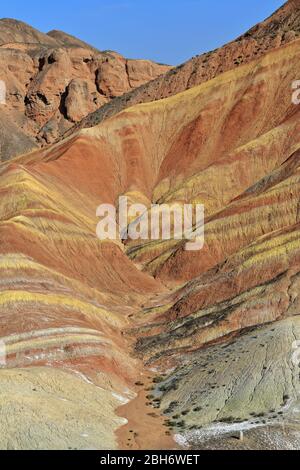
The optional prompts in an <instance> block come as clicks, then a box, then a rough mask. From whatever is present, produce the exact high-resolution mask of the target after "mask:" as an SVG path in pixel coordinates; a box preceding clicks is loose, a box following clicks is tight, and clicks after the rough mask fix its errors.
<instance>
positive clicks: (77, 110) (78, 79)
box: [0, 19, 170, 161]
mask: <svg viewBox="0 0 300 470" xmlns="http://www.w3.org/2000/svg"><path fill="white" fill-rule="evenodd" d="M169 69H170V67H168V66H164V65H158V64H155V63H153V62H151V61H147V60H130V59H125V58H124V57H122V56H121V55H120V54H117V53H115V52H100V51H97V50H96V49H94V48H93V47H91V46H89V45H88V44H86V43H84V42H83V41H80V40H79V39H77V38H74V37H72V36H70V35H68V34H65V33H63V32H60V31H51V32H50V33H49V34H43V33H41V32H39V31H37V30H35V29H34V28H32V27H30V26H28V25H26V24H24V23H22V22H20V21H16V20H10V19H3V20H0V80H2V81H4V82H5V85H6V105H5V106H4V105H1V107H0V121H1V123H2V122H3V125H1V134H2V138H1V153H0V159H1V160H2V161H3V160H6V159H8V158H11V157H14V156H17V155H19V154H22V153H25V152H26V151H28V150H29V149H33V148H35V147H38V146H41V145H44V144H46V143H50V142H53V141H54V140H56V139H57V138H59V137H60V136H61V134H63V133H64V132H66V130H68V129H69V128H70V127H71V126H73V125H74V123H76V122H78V121H80V120H81V119H82V118H83V117H84V116H86V115H87V114H89V113H90V112H92V111H94V110H96V109H98V108H99V107H100V106H102V105H103V104H105V103H107V102H109V101H110V100H111V99H112V98H114V97H116V96H120V95H122V94H124V93H125V92H128V91H130V90H132V89H133V88H135V87H137V86H139V85H142V84H143V83H146V82H148V81H149V80H151V79H153V78H156V77H158V76H159V75H160V74H162V73H164V72H166V71H167V70H169ZM12 128H13V129H15V130H14V132H13V133H11V132H10V129H12ZM12 134H13V135H14V136H15V137H14V138H13V139H11V135H12Z"/></svg>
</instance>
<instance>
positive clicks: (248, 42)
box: [68, 0, 300, 134]
mask: <svg viewBox="0 0 300 470" xmlns="http://www.w3.org/2000/svg"><path fill="white" fill-rule="evenodd" d="M299 35H300V0H289V1H287V2H286V3H285V4H284V5H283V6H282V7H281V8H280V9H279V10H277V11H276V12H275V13H274V14H273V15H272V16H270V18H268V19H266V20H265V21H263V22H262V23H259V24H258V25H256V26H254V27H253V28H251V29H250V30H249V31H248V32H246V33H245V34H244V35H242V36H240V37H239V38H237V39H236V40H235V41H232V42H230V43H229V44H226V45H225V46H223V47H221V48H219V49H216V50H214V51H209V52H207V53H205V54H202V55H199V56H196V57H193V58H192V59H191V60H189V61H187V62H186V63H184V64H182V65H180V66H179V67H177V68H174V69H172V70H170V71H169V72H167V73H166V74H164V75H163V76H162V77H159V78H157V79H156V80H153V81H152V82H150V83H147V84H145V85H143V86H141V87H139V88H138V89H136V90H134V91H131V92H129V93H127V94H125V95H124V96H122V97H118V98H115V99H114V100H112V101H111V102H110V103H108V104H105V105H104V106H102V107H101V108H100V109H99V110H97V111H95V112H94V113H92V114H91V115H89V116H87V117H86V118H84V119H83V121H82V122H81V123H79V124H77V125H76V126H75V129H77V130H78V129H79V128H83V127H92V126H95V125H97V124H99V123H100V122H101V121H102V120H103V119H106V118H108V117H110V116H112V115H114V114H116V113H118V112H120V111H122V110H123V109H125V108H128V107H129V106H133V105H135V104H138V103H145V102H149V101H154V100H160V99H162V98H168V97H169V96H172V95H175V94H176V93H180V92H182V91H185V90H187V89H189V88H192V87H194V86H196V85H200V84H201V83H204V82H206V81H207V80H211V79H213V78H215V77H217V76H218V75H220V74H222V73H224V72H226V71H228V70H232V69H236V68H237V67H239V66H241V65H243V64H247V63H249V62H251V61H252V60H255V59H257V58H259V57H262V56H263V55H265V54H266V53H267V52H269V51H271V50H273V49H276V48H278V47H280V46H282V45H284V44H287V43H289V42H291V41H294V40H295V39H297V38H298V37H299ZM73 131H74V129H71V131H69V132H68V134H69V133H70V132H73Z"/></svg>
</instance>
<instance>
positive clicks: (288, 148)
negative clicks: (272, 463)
mask: <svg viewBox="0 0 300 470" xmlns="http://www.w3.org/2000/svg"><path fill="white" fill-rule="evenodd" d="M299 55H300V41H299V40H298V41H294V42H292V43H291V44H289V45H286V46H284V47H282V48H280V49H278V50H275V51H273V52H271V53H269V54H268V55H266V56H265V57H264V58H262V59H259V60H257V61H255V62H251V63H250V64H248V65H245V66H242V67H239V68H238V69H236V70H234V71H230V72H227V73H225V74H222V75H220V76H218V77H217V78H215V79H213V80H211V81H209V82H207V83H204V84H202V85H200V86H198V87H195V88H193V89H191V90H188V91H186V92H184V93H181V94H178V95H176V96H174V97H171V98H168V99H166V100H161V101H157V102H155V103H148V104H143V105H139V106H135V107H133V108H130V109H127V110H126V111H123V112H122V113H120V114H118V115H116V116H114V117H113V118H111V119H109V120H107V121H105V122H103V123H102V124H100V125H99V126H97V127H95V128H93V129H88V130H84V131H80V132H79V133H78V134H76V135H74V136H73V137H72V138H69V139H67V140H65V141H63V142H61V143H59V144H56V145H54V146H50V147H48V148H46V149H44V150H42V151H41V150H39V151H36V152H33V153H31V154H27V155H23V156H21V157H19V158H17V159H15V160H14V161H12V162H10V163H5V164H2V165H1V166H0V195H1V198H0V239H1V244H0V328H1V337H2V338H4V339H5V341H6V345H7V353H8V364H7V365H8V368H9V369H11V370H9V371H0V382H1V383H5V387H6V389H7V390H8V393H10V394H12V396H14V394H15V395H16V396H18V400H17V401H18V403H20V407H22V406H24V403H25V401H26V400H27V398H28V403H29V406H33V405H32V403H33V402H34V393H36V392H33V391H32V390H31V391H28V387H27V384H28V383H33V384H34V385H33V388H35V389H37V390H40V388H39V387H42V389H43V387H46V388H47V390H48V391H47V394H51V393H52V392H53V394H54V396H55V397H57V393H58V392H57V390H58V389H60V388H62V389H63V393H62V398H63V399H66V400H68V399H69V398H68V397H69V388H68V387H71V388H72V387H73V386H74V387H76V383H77V380H79V379H80V380H81V381H82V382H84V381H85V382H88V383H89V389H88V390H85V387H84V386H83V385H82V384H81V386H79V392H80V393H79V395H78V397H79V398H80V396H81V394H82V395H84V394H85V393H91V397H92V399H94V400H95V406H96V407H97V413H99V415H98V414H97V415H96V416H97V417H98V416H100V417H101V413H102V410H99V409H98V404H99V400H100V401H101V400H102V403H103V418H104V419H103V426H102V427H101V426H100V428H99V426H98V424H97V423H94V421H93V423H94V424H93V426H94V427H93V430H92V431H91V433H92V434H93V435H94V433H98V432H99V433H102V432H103V433H105V435H106V436H107V439H108V440H107V441H103V444H102V445H103V447H105V446H107V445H110V446H111V447H115V446H116V441H115V438H114V435H113V430H114V428H115V427H117V426H118V425H119V424H120V419H118V418H117V417H116V415H115V411H114V410H115V408H116V407H117V405H118V404H120V403H121V401H120V400H121V399H122V397H123V399H124V397H125V398H126V397H130V396H132V392H133V391H134V390H135V386H134V384H135V383H136V382H137V381H139V379H140V372H141V370H142V364H143V361H144V363H147V364H148V363H149V364H150V363H151V364H152V363H156V362H158V364H159V366H161V367H162V368H164V367H166V366H169V365H172V366H174V364H175V365H177V364H178V362H180V361H181V359H182V355H183V354H185V355H186V356H185V359H184V360H185V361H187V362H186V363H185V364H187V363H188V362H189V360H190V359H189V355H190V354H191V353H192V354H194V353H195V358H194V359H193V360H194V361H195V362H197V361H198V360H199V361H202V360H203V358H200V356H199V357H198V356H197V351H198V350H199V349H200V348H203V347H207V346H209V345H210V344H211V343H216V344H217V347H219V342H220V341H224V342H226V341H228V340H229V339H232V338H234V337H237V336H239V335H240V334H241V332H245V330H246V331H248V329H249V328H257V327H258V326H262V325H265V326H266V327H267V324H269V323H273V322H275V321H276V322H277V321H278V326H277V327H276V328H278V335H279V336H280V335H281V331H283V332H287V333H286V335H287V336H288V337H289V338H290V336H291V331H293V324H294V323H293V322H294V318H293V315H294V314H296V313H297V308H298V291H299V280H298V275H299V272H300V269H299V259H300V258H299V253H300V252H299V248H300V247H299V243H298V240H299V164H298V162H299V149H300V132H299V131H300V126H299V122H300V120H299V118H300V114H299V113H300V108H299V107H297V106H295V105H294V104H293V103H292V100H291V96H292V82H293V81H294V80H297V79H299V77H300V65H299V64H300V61H299ZM120 195H129V197H130V200H131V201H132V202H134V201H144V202H146V203H148V204H150V203H151V202H179V203H185V202H192V203H196V202H197V203H203V204H204V205H205V208H206V218H207V220H206V235H205V236H206V241H205V246H204V249H203V250H202V251H199V252H194V253H188V252H186V251H185V250H184V241H182V242H178V241H166V242H149V241H148V242H143V241H139V242H138V243H131V242H129V243H128V244H127V245H126V246H123V245H122V243H121V242H120V241H119V240H116V241H111V242H108V241H106V242H103V241H100V240H98V239H97V237H96V225H97V222H98V220H97V217H96V208H97V206H98V205H99V204H100V203H117V199H118V197H119V196H120ZM141 268H142V269H141ZM165 286H168V287H173V288H174V289H173V290H171V289H169V291H168V290H167V288H166V287H165ZM178 286H179V290H176V289H178ZM175 287H176V289H175ZM286 317H289V318H288V322H287V323H282V321H284V319H285V318H286ZM128 331H130V332H131V334H130V335H128V334H127V333H128ZM267 333H268V334H269V330H268V331H267ZM283 334H285V333H283ZM297 335H298V329H297ZM296 339H297V338H296ZM136 340H138V341H137V345H136V353H137V354H136V355H132V354H131V342H132V341H133V342H135V341H136ZM240 340H241V341H243V339H242V338H241V339H240ZM247 341H248V340H247ZM281 341H282V343H283V345H282V348H281V349H282V351H286V349H287V347H286V345H285V340H284V337H282V338H281ZM251 344H252V343H251ZM251 344H250V345H249V348H251V347H252V346H251ZM253 344H254V343H253ZM273 347H274V343H272V342H270V351H272V350H273ZM253 348H254V349H255V350H256V349H257V348H259V345H258V344H257V343H255V344H254V345H253ZM254 349H253V350H254ZM282 354H284V353H282ZM212 361H213V358H212ZM257 364H258V365H259V364H260V365H262V362H258V363H257ZM37 366H38V369H36V367H37ZM45 367H48V368H51V373H50V376H49V378H47V377H46V376H45V374H46V372H45V370H46V371H47V370H48V369H45ZM182 367H185V365H183V366H182ZM245 367H246V368H247V367H248V365H246V366H245ZM263 367H265V365H263ZM23 368H27V369H28V371H26V373H25V372H24V370H22V371H21V372H19V370H20V369H23ZM279 369H280V368H279ZM19 373H21V375H20V376H19V377H21V378H22V380H21V379H20V380H19V381H18V380H17V379H16V377H17V376H18V374H19ZM64 374H67V377H68V379H66V381H67V385H66V387H65V386H64V383H65V380H64ZM69 374H73V376H70V375H69ZM74 374H75V375H78V377H77V378H76V377H75V378H76V380H75V378H74ZM270 374H272V371H271V369H270ZM276 374H277V372H276ZM278 374H279V375H278V377H277V375H276V377H275V376H274V374H273V378H274V380H278V383H281V384H284V383H287V388H288V389H289V390H290V393H292V392H294V385H293V384H292V379H291V378H289V379H288V380H286V382H285V378H284V377H283V376H282V375H280V372H278ZM259 377H260V375H259V373H255V374H254V379H253V381H252V382H251V381H250V382H249V385H247V387H248V386H249V389H247V390H248V392H249V394H248V395H249V396H250V397H252V395H253V396H254V398H253V400H254V401H253V403H259V407H260V408H263V407H264V406H278V403H279V401H280V400H281V398H282V399H283V395H284V391H283V388H282V387H281V388H280V394H281V395H282V396H280V398H279V396H278V397H277V398H276V399H274V400H273V402H272V403H273V405H272V404H271V402H270V400H269V398H268V397H267V399H266V401H264V400H263V399H259V400H258V401H255V400H256V396H255V392H250V388H251V387H252V386H254V388H255V386H256V385H255V384H257V382H259ZM170 380H172V376H171V379H170ZM203 380H206V379H203ZM267 380H268V384H270V383H271V381H272V377H271V375H270V376H268V377H267ZM73 382H74V384H73ZM179 382H180V381H179ZM181 386H182V387H183V388H180V391H179V395H178V396H179V397H181V396H182V394H186V393H187V392H186V389H185V388H184V387H185V386H184V384H181V385H180V387H181ZM194 386H195V384H194V383H193V387H194ZM97 387H101V389H103V390H100V389H98V390H97ZM226 387H227V388H226V390H225V391H224V394H223V395H222V397H223V398H224V397H226V394H227V392H228V393H230V390H231V389H232V382H230V381H228V384H226ZM268 387H269V388H268V390H270V387H271V385H268ZM23 390H25V391H26V394H25V397H26V400H25V401H24V397H22V395H23ZM51 390H52V392H51ZM99 390H100V392H101V393H100V392H99ZM191 390H192V389H191ZM266 390H267V389H266ZM48 392H49V393H48ZM102 392H103V393H102ZM248 392H247V393H248ZM98 393H100V395H98ZM112 393H113V394H114V396H112ZM232 393H233V392H232ZM268 393H269V392H268ZM47 394H46V395H47ZM94 394H95V395H94ZM116 394H118V395H121V398H120V396H119V397H118V398H116ZM78 397H77V398H78ZM112 397H113V399H112ZM77 398H76V400H77ZM79 398H78V400H79ZM48 399H49V396H46V397H45V396H43V397H40V396H39V398H38V400H37V405H36V406H37V410H39V411H40V412H44V410H45V408H46V404H45V401H44V400H46V402H47V400H48ZM175 399H176V397H175ZM19 400H20V401H19ZM76 400H75V405H74V406H75V408H72V407H71V408H70V407H69V405H70V404H69V403H68V402H65V403H67V404H66V405H64V403H63V404H61V403H60V405H61V407H62V409H60V410H59V412H58V414H57V415H56V416H54V415H55V413H54V410H55V407H56V403H55V402H53V403H52V405H53V406H52V408H51V409H50V411H49V413H50V415H49V419H54V420H55V422H56V423H59V422H62V423H63V427H64V429H65V430H66V433H67V434H68V432H69V431H68V430H69V429H70V423H69V421H68V419H67V416H68V413H69V411H70V409H72V410H73V411H72V413H74V412H75V411H74V410H76V409H77V407H80V404H78V402H77V401H76ZM168 400H169V401H172V400H173V401H174V397H173V396H171V395H170V396H169V397H168V396H167V397H163V398H162V402H163V406H164V408H167V407H168ZM220 400H222V398H220V397H219V401H220ZM79 401H80V400H79ZM12 402H14V400H13V399H12ZM14 403H16V401H15V402H14ZM236 403H237V404H236V410H234V409H233V410H232V409H230V413H232V414H233V415H234V414H235V412H236V415H235V416H238V412H239V408H238V406H239V404H240V403H243V401H242V400H238V401H237V402H236ZM280 403H281V401H280ZM86 405H87V407H88V413H90V412H91V409H90V407H89V405H88V404H86ZM10 406H11V402H9V403H8V404H7V407H10ZM64 406H65V407H64ZM253 406H254V405H253ZM7 407H4V409H3V410H4V411H2V412H1V413H4V415H5V413H6V412H7V411H6V410H7ZM196 407H197V406H196ZM232 407H233V405H232ZM254 407H255V406H254ZM13 409H14V410H16V411H14V412H16V413H17V409H18V407H17V408H14V407H13ZM220 409H221V406H220ZM80 410H81V411H80V416H82V414H81V413H84V412H85V411H84V407H83V408H80ZM183 411H184V410H183ZM248 411H249V413H250V412H253V411H252V407H249V409H248ZM228 413H229V412H228V410H227V409H226V410H225V411H224V416H223V418H225V417H226V416H228ZM4 415H3V416H4ZM246 415H247V413H246V412H245V414H244V415H243V416H240V418H246V417H247V416H246ZM107 416H111V420H112V421H111V422H110V424H109V425H108V424H107V423H108V422H107ZM217 416H218V414H216V413H215V411H212V412H211V414H210V415H209V417H208V420H210V419H217ZM210 417H211V418H210ZM221 418H222V416H221ZM27 419H28V415H27V414H26V413H24V414H22V416H21V418H20V420H21V421H22V420H23V421H22V422H23V423H25V421H26V420H27ZM99 419H100V418H99ZM197 419H198V418H197ZM201 422H203V423H204V424H207V420H205V419H204V418H203V416H202V415H201ZM190 425H194V423H193V419H192V420H191V424H190ZM4 428H5V426H4ZM4 428H3V429H4ZM21 428H22V426H21ZM7 429H8V428H7ZM24 429H27V428H26V426H24ZM76 429H77V428H76ZM76 429H75V431H74V432H77V430H76ZM4 431H5V429H4ZM44 431H45V430H44V429H43V428H42V431H41V434H42V436H44V437H43V439H44V442H45V446H48V447H53V446H55V445H57V442H56V441H53V440H51V439H50V438H49V434H48V433H47V432H46V431H45V433H44ZM78 432H79V430H78ZM83 433H84V434H86V433H85V432H83ZM70 436H71V437H70V438H69V439H66V440H64V439H63V442H64V446H66V445H73V443H75V444H74V445H77V444H78V440H77V439H78V436H77V434H76V436H74V435H73V434H72V435H70ZM79 437H80V436H79ZM49 439H50V440H49ZM107 442H109V444H108V443H107ZM0 444H1V446H3V447H4V448H6V447H8V446H9V443H8V442H7V440H2V441H1V440H0ZM31 445H33V446H34V447H36V446H37V443H36V435H34V437H32V439H29V440H22V439H21V441H18V447H20V448H28V447H29V448H30V446H31ZM89 445H92V446H96V447H97V448H98V447H99V448H100V447H101V443H99V441H97V440H96V441H95V439H93V438H91V439H90V440H89Z"/></svg>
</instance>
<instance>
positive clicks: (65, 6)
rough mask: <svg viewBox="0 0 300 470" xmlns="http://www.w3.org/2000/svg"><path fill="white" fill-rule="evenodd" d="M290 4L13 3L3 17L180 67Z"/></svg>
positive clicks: (221, 0) (237, 0) (255, 0)
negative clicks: (58, 30)
mask: <svg viewBox="0 0 300 470" xmlns="http://www.w3.org/2000/svg"><path fill="white" fill-rule="evenodd" d="M283 3H284V0H70V1H68V0H51V1H48V0H39V1H36V0H26V1H24V0H7V1H1V7H0V16H1V17H2V18H16V19H19V20H23V21H25V22H27V23H30V24H31V25H32V26H34V27H35V28H38V29H40V30H41V31H43V32H47V31H49V30H51V29H61V30H63V31H66V32H68V33H70V34H73V35H75V36H77V37H79V38H81V39H83V40H85V41H86V42H89V43H90V44H92V45H94V46H96V47H98V48H99V49H102V50H105V49H112V50H116V51H118V52H120V53H122V54H124V55H125V56H126V57H132V58H147V59H152V60H156V61H158V62H163V63H169V64H174V65H175V64H179V63H181V62H183V61H185V60H187V59H189V58H190V57H192V56H194V55H196V54H199V53H202V52H205V51H208V50H211V49H215V48H216V47H219V46H221V45H222V44H224V43H226V42H228V41H230V40H232V39H234V38H235V37H237V36H238V35H240V34H241V33H243V32H245V31H246V30H247V29H249V28H250V27H251V26H253V25H254V24H255V23H257V22H258V21H261V20H263V19H264V18H266V17H267V16H269V15H270V14H271V13H272V12H273V11H274V10H276V9H277V8H279V7H280V6H281V5H282V4H283Z"/></svg>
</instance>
